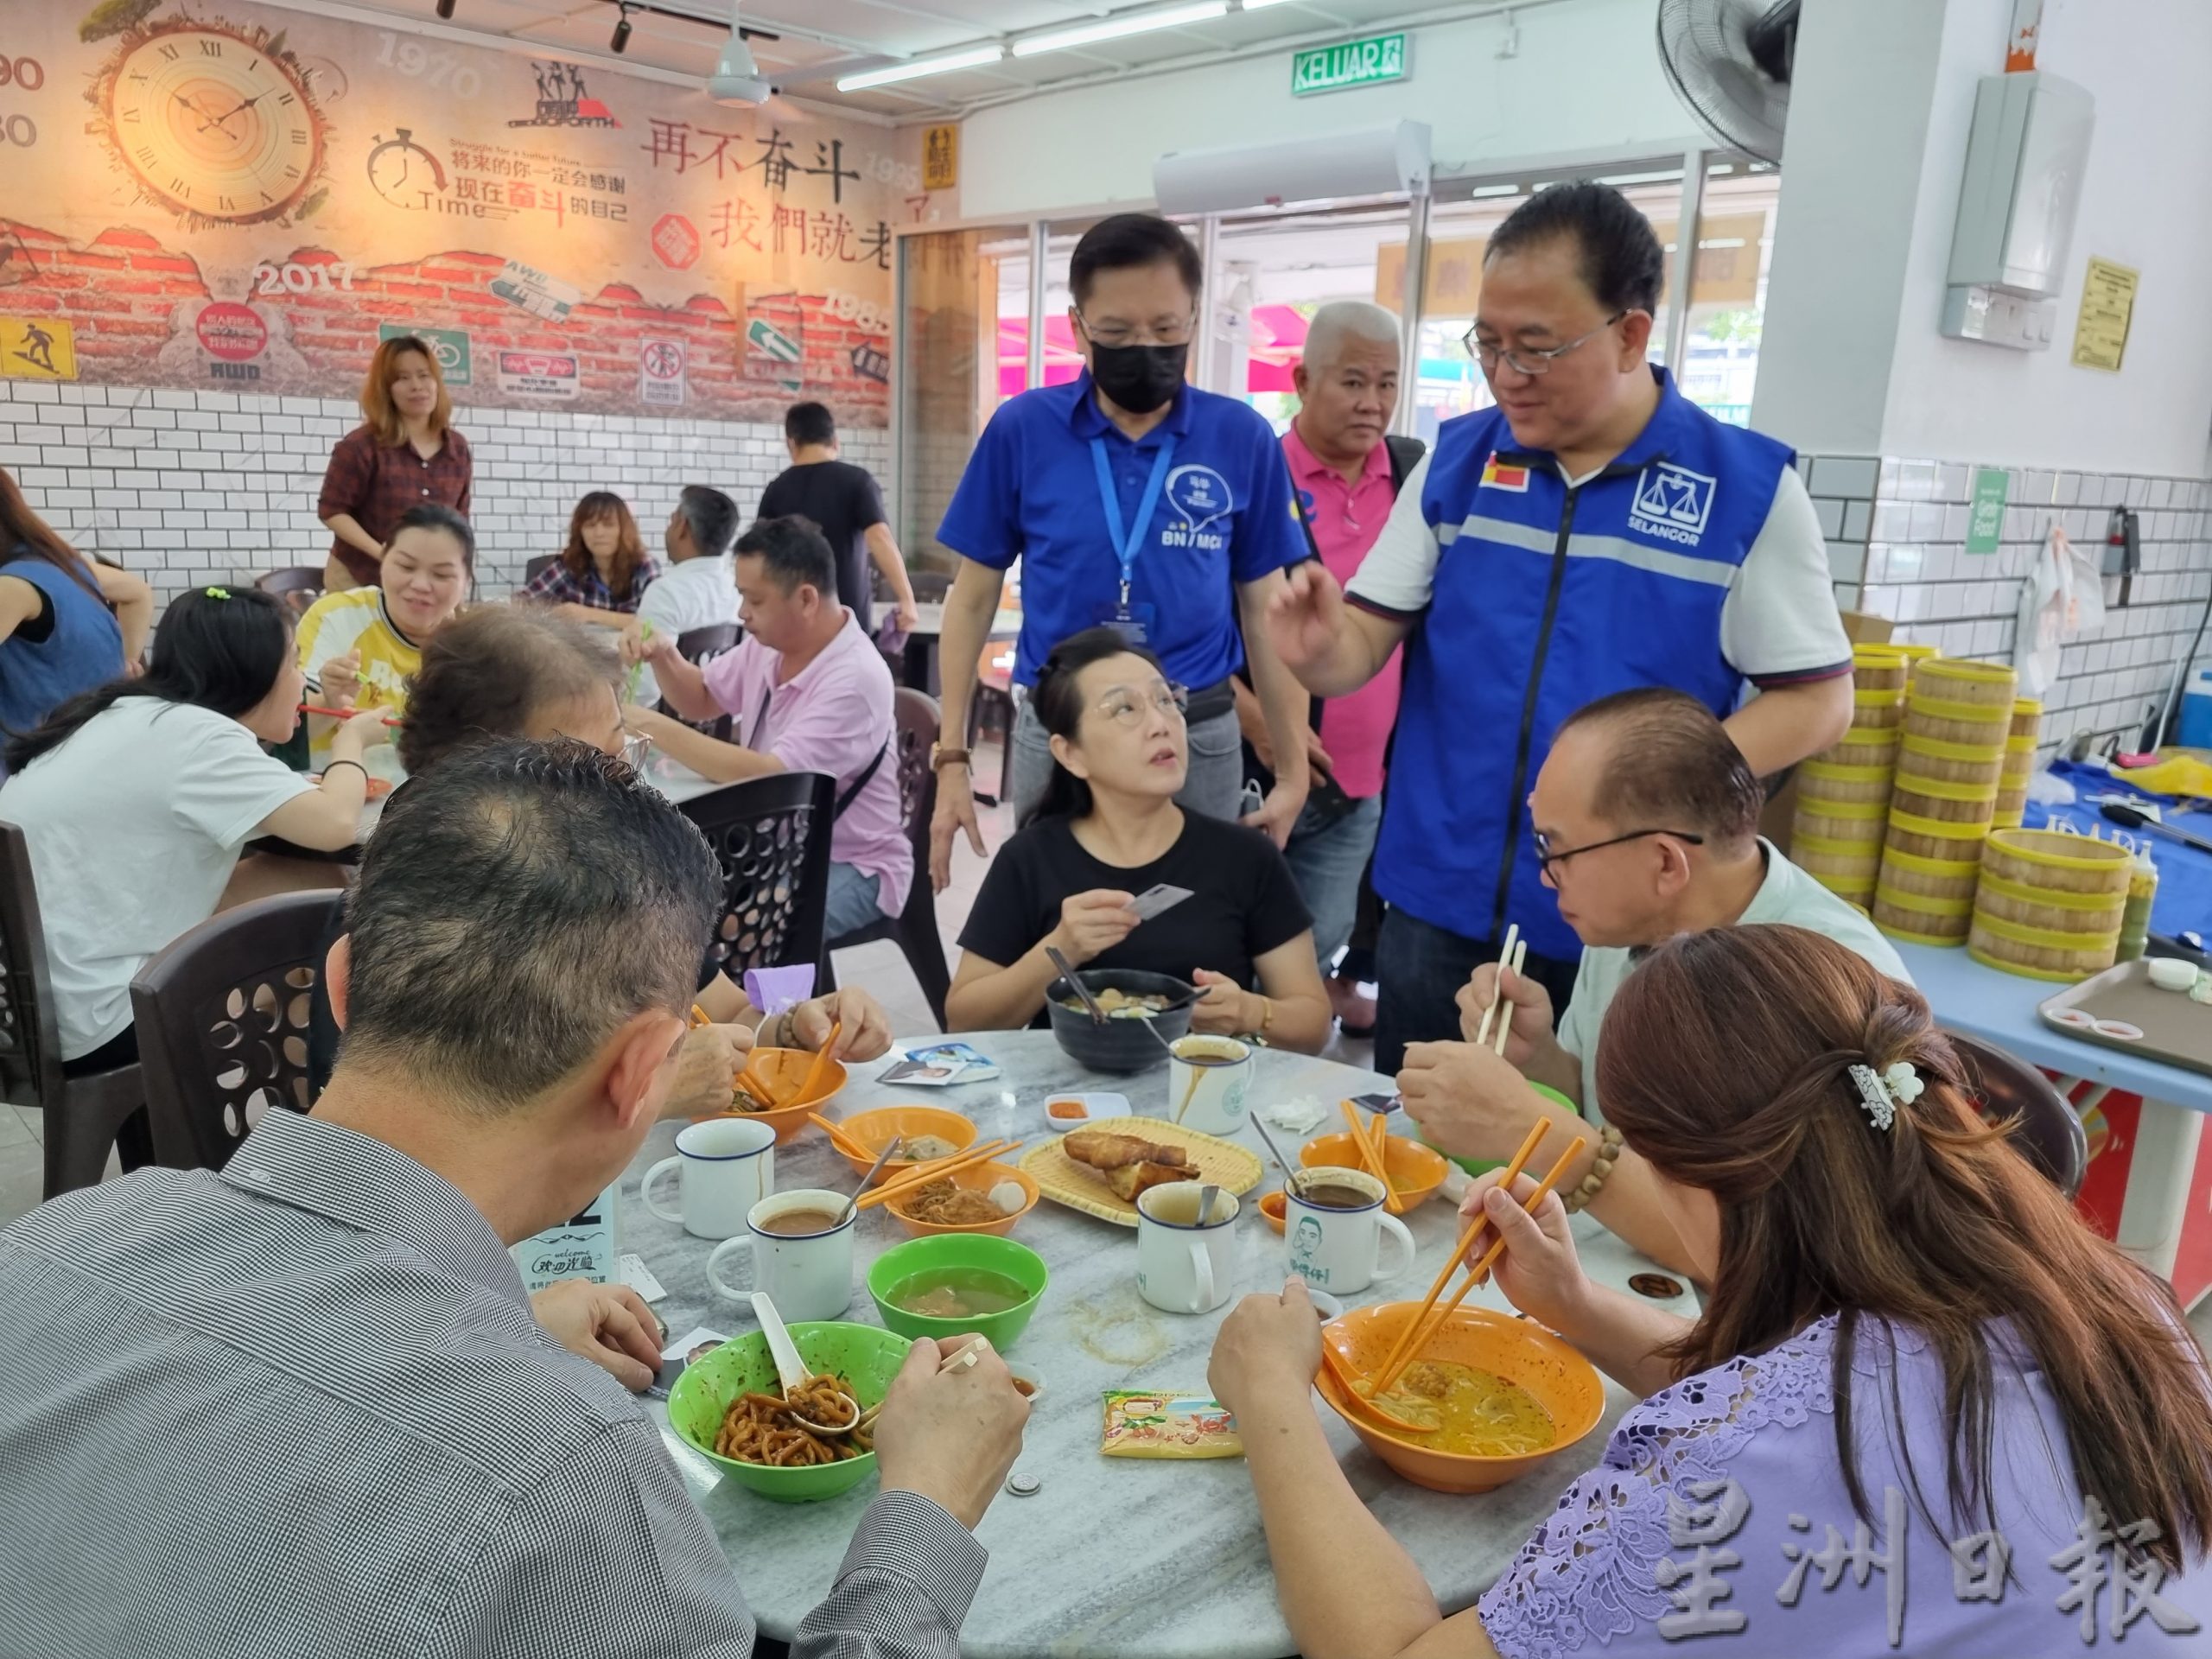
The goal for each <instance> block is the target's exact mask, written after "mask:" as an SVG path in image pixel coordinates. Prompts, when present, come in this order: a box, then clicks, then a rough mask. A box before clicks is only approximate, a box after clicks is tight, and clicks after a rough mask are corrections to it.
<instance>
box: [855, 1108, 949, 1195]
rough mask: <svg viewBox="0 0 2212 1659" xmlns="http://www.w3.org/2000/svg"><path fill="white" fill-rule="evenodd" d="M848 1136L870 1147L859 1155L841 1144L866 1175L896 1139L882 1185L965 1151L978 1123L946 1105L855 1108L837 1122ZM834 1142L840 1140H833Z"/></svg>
mask: <svg viewBox="0 0 2212 1659" xmlns="http://www.w3.org/2000/svg"><path fill="white" fill-rule="evenodd" d="M837 1127H838V1128H840V1129H842V1130H843V1131H844V1132H845V1136H846V1138H847V1139H848V1140H850V1141H857V1142H858V1143H859V1144H860V1145H861V1146H863V1147H867V1148H868V1156H867V1157H865V1158H862V1157H859V1156H857V1155H855V1154H853V1153H849V1152H847V1151H846V1150H845V1149H844V1148H843V1147H837V1152H838V1155H839V1156H841V1157H842V1158H843V1159H844V1160H845V1161H846V1162H847V1163H849V1164H850V1165H851V1166H853V1173H854V1174H855V1175H863V1176H864V1175H866V1174H867V1173H868V1166H869V1165H871V1164H873V1163H874V1161H875V1154H878V1153H879V1152H881V1151H882V1150H883V1143H884V1142H885V1141H898V1142H899V1146H898V1147H897V1149H896V1150H895V1151H893V1153H892V1154H891V1161H890V1162H889V1163H887V1164H886V1165H884V1166H883V1173H881V1174H880V1175H878V1176H877V1177H876V1178H875V1184H876V1185H878V1186H880V1185H883V1183H884V1182H886V1181H887V1180H889V1179H891V1178H892V1177H893V1175H897V1174H899V1173H903V1172H904V1171H906V1170H910V1169H912V1168H913V1167H914V1166H916V1165H917V1164H926V1163H928V1162H930V1161H931V1160H933V1159H938V1158H950V1157H951V1156H952V1155H953V1154H955V1153H961V1152H965V1151H967V1150H968V1148H969V1147H972V1146H974V1145H975V1144H976V1125H975V1124H974V1122H971V1121H970V1120H969V1119H968V1118H965V1117H963V1116H961V1115H960V1114H959V1113H958V1112H953V1111H947V1110H946V1109H944V1107H942V1106H878V1107H876V1108H874V1109H873V1110H870V1111H865V1112H855V1113H854V1114H853V1115H852V1116H850V1117H848V1118H845V1119H842V1121H841V1122H839V1123H838V1125H837ZM830 1144H832V1145H833V1146H834V1145H836V1142H834V1141H832V1142H831V1143H830Z"/></svg>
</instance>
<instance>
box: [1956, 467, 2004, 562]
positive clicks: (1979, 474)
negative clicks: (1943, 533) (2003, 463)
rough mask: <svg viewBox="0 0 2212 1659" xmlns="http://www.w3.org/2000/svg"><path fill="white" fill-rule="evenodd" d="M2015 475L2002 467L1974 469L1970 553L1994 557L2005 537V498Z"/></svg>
mask: <svg viewBox="0 0 2212 1659" xmlns="http://www.w3.org/2000/svg"><path fill="white" fill-rule="evenodd" d="M2011 484H2012V474H2010V473H2008V472H2006V471H2005V469H2004V468H2003V467H1975V468H1974V499H1973V501H1972V504H1971V505H1968V507H1967V552H1969V553H1994V552H1995V551H1996V550H1997V543H1999V542H2000V541H2002V540H2003V539H2004V537H2005V491H2006V490H2007V489H2008V488H2009V487H2010V486H2011Z"/></svg>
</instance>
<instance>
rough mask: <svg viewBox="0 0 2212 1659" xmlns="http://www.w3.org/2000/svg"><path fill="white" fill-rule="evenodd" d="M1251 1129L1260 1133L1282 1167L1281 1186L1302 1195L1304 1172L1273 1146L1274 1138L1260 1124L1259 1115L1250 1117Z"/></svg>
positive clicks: (1254, 1114)
mask: <svg viewBox="0 0 2212 1659" xmlns="http://www.w3.org/2000/svg"><path fill="white" fill-rule="evenodd" d="M1251 1117H1252V1127H1253V1128H1255V1129H1257V1130H1258V1131H1259V1132H1260V1139H1261V1140H1262V1141H1266V1142H1267V1143H1268V1151H1269V1152H1271V1153H1273V1154H1274V1155H1275V1162H1276V1163H1278V1164H1280V1165H1281V1166H1282V1173H1283V1185H1285V1186H1287V1187H1288V1188H1289V1189H1290V1190H1291V1191H1292V1192H1295V1193H1300V1194H1301V1195H1302V1194H1303V1192H1304V1190H1305V1189H1304V1186H1303V1183H1304V1181H1305V1179H1306V1172H1305V1170H1303V1169H1302V1168H1300V1167H1299V1166H1297V1165H1295V1164H1294V1163H1292V1162H1291V1161H1290V1160H1289V1159H1287V1158H1286V1157H1284V1156H1283V1155H1282V1148H1281V1147H1279V1146H1277V1145H1275V1138H1274V1136H1273V1135H1269V1134H1268V1126H1267V1125H1266V1124H1264V1123H1262V1122H1260V1115H1259V1113H1257V1112H1254V1113H1253V1114H1252V1115H1251Z"/></svg>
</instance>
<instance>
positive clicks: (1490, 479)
mask: <svg viewBox="0 0 2212 1659" xmlns="http://www.w3.org/2000/svg"><path fill="white" fill-rule="evenodd" d="M1482 487H1483V488H1484V489H1485V490H1510V491H1512V492H1513V493H1515V494H1516V495H1526V494H1527V493H1529V469H1528V468H1527V467H1516V466H1515V465H1514V464H1513V463H1512V462H1510V461H1500V460H1499V459H1498V458H1497V450H1495V449H1493V450H1491V452H1490V459H1489V460H1488V461H1484V463H1483V481H1482Z"/></svg>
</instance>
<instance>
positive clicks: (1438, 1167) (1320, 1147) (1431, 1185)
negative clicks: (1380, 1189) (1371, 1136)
mask: <svg viewBox="0 0 2212 1659" xmlns="http://www.w3.org/2000/svg"><path fill="white" fill-rule="evenodd" d="M1298 1161H1299V1162H1300V1163H1301V1164H1303V1165H1304V1166H1306V1168H1308V1169H1360V1168H1363V1167H1365V1166H1364V1165H1363V1164H1362V1163H1361V1161H1360V1157H1359V1149H1358V1148H1357V1147H1355V1146H1354V1145H1353V1144H1352V1139H1351V1135H1348V1134H1346V1133H1345V1132H1344V1131H1343V1130H1341V1129H1339V1130H1338V1131H1337V1133H1336V1134H1334V1135H1320V1136H1318V1137H1317V1138H1315V1139H1313V1140H1312V1141H1307V1142H1306V1144H1305V1145H1304V1146H1303V1147H1300V1148H1299V1150H1298ZM1383 1168H1384V1169H1385V1170H1387V1171H1389V1176H1390V1187H1391V1190H1392V1191H1393V1192H1395V1193H1396V1194H1397V1195H1398V1203H1399V1205H1401V1206H1402V1208H1405V1209H1408V1210H1410V1209H1412V1208H1413V1207H1414V1205H1417V1204H1427V1202H1428V1201H1429V1200H1430V1199H1431V1198H1434V1197H1435V1196H1436V1192H1437V1189H1438V1188H1439V1187H1440V1186H1442V1185H1444V1178H1445V1177H1446V1175H1449V1174H1450V1173H1452V1166H1451V1165H1450V1164H1448V1163H1446V1162H1445V1161H1444V1154H1442V1153H1440V1152H1438V1151H1436V1150H1435V1149H1434V1148H1433V1147H1425V1146H1423V1145H1422V1144H1421V1142H1420V1141H1408V1139H1407V1138H1406V1137H1405V1136H1403V1135H1390V1136H1388V1137H1386V1138H1385V1140H1384V1141H1383Z"/></svg>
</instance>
